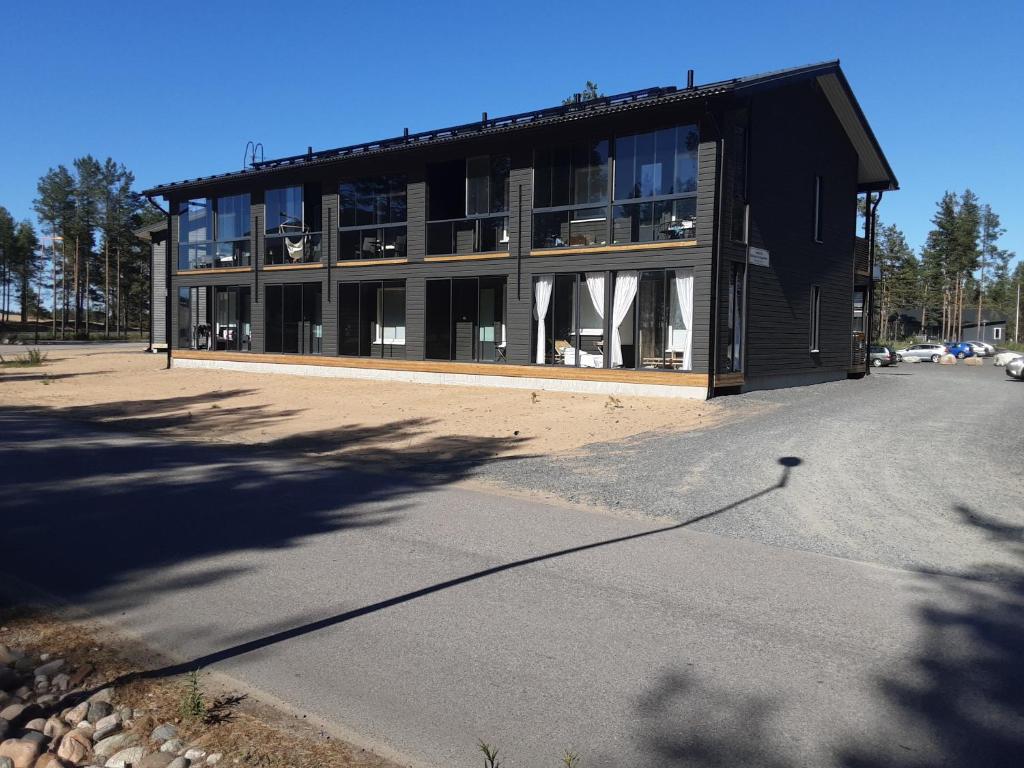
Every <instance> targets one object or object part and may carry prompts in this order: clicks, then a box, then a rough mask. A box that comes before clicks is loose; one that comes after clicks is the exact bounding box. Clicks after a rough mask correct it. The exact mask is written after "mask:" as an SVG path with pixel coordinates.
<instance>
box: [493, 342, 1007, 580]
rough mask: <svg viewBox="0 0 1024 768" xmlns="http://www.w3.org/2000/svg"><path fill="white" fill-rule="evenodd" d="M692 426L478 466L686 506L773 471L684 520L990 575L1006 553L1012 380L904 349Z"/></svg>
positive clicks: (642, 501)
mask: <svg viewBox="0 0 1024 768" xmlns="http://www.w3.org/2000/svg"><path fill="white" fill-rule="evenodd" d="M716 402H717V403H719V404H721V405H724V406H725V407H726V408H727V409H728V410H729V412H730V414H731V415H732V417H733V418H732V419H730V420H727V421H726V422H725V423H724V424H723V425H722V426H719V427H717V428H709V429H704V430H701V431H697V432H685V433H676V434H662V435H643V436H640V437H638V438H635V439H633V440H630V441H626V442H622V443H616V444H604V445H597V446H594V447H593V448H592V449H590V450H589V451H588V452H587V453H586V454H585V455H582V456H581V455H573V456H567V457H541V458H534V459H524V460H522V461H518V462H515V463H514V464H493V465H490V466H485V467H481V468H480V469H479V470H478V474H479V475H480V476H482V477H485V478H489V479H492V480H496V481H498V482H502V483H506V484H508V485H509V486H513V487H515V488H517V489H534V490H540V491H544V492H546V493H551V494H555V495H558V496H561V497H563V498H565V499H568V500H571V501H575V502H580V503H583V504H588V505H597V506H601V507H605V508H608V509H613V510H617V511H620V512H628V513H630V514H633V515H639V516H644V515H646V516H660V517H664V518H665V519H669V520H684V519H688V518H690V517H692V516H693V515H694V514H695V513H698V514H699V513H700V512H702V511H706V510H711V509H716V508H718V507H720V506H721V505H723V504H728V503H729V502H730V501H732V500H733V499H735V498H737V497H742V496H746V495H748V494H751V493H755V492H757V491H758V490H759V489H761V488H764V487H765V486H766V485H768V484H770V483H771V482H772V481H773V479H774V477H775V474H776V472H777V467H776V466H775V464H774V460H775V459H776V458H778V457H780V456H791V457H796V458H798V459H800V462H801V463H800V465H799V467H796V468H795V469H794V471H793V476H792V482H791V491H792V492H790V493H787V494H785V495H781V494H772V495H766V496H764V497H762V498H758V499H755V500H753V501H751V502H750V503H747V504H744V505H743V507H742V508H740V509H736V510H733V511H731V512H730V513H729V514H728V515H717V516H714V517H711V518H708V519H706V520H704V521H701V522H699V523H697V524H695V526H694V527H695V529H696V530H700V531H704V532H708V533H717V534H721V535H724V536H734V537H739V538H744V539H749V540H752V541H759V542H762V543H765V544H771V545H774V546H781V547H787V548H797V549H802V550H806V551H809V552H816V553H819V554H825V555H837V556H840V557H845V558H851V559H856V560H863V561H868V562H873V563H879V564H884V565H890V566H894V567H899V568H913V569H924V570H931V571H941V572H945V573H957V574H967V575H972V576H976V575H979V574H981V575H985V576H986V577H992V576H995V577H998V575H999V574H1000V572H1001V571H1003V570H1005V569H1009V570H1010V572H1011V573H1013V572H1014V569H1015V568H1016V566H1017V565H1019V561H1018V559H1017V556H1018V554H1019V553H1018V552H1016V551H1013V550H1011V549H1010V548H1008V547H1006V546H1005V542H1004V541H1002V540H1000V539H998V538H995V537H993V536H991V535H990V534H989V532H988V529H987V528H986V526H988V527H989V528H990V527H992V526H997V527H998V526H1006V527H1010V528H1013V527H1018V530H1019V526H1021V525H1022V524H1024V514H1022V509H1024V497H1022V495H1021V490H1022V489H1024V459H1022V457H1024V382H1019V381H1016V380H1013V379H1010V378H1009V377H1007V376H1006V374H1005V373H1004V371H1003V369H1002V368H997V367H995V366H993V365H992V364H991V360H987V361H985V365H983V366H979V367H971V366H965V365H963V364H960V365H957V366H953V367H950V366H940V365H934V364H932V363H920V364H910V363H904V364H902V365H899V366H895V367H893V368H882V369H875V371H874V373H873V374H872V375H871V376H869V377H867V378H865V379H862V380H859V381H858V380H853V381H839V382H833V383H829V384H823V385H818V386H813V387H801V388H794V389H784V390H775V391H770V392H755V393H750V394H746V395H741V396H738V397H732V398H721V399H719V400H717V401H716Z"/></svg>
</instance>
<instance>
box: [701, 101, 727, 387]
mask: <svg viewBox="0 0 1024 768" xmlns="http://www.w3.org/2000/svg"><path fill="white" fill-rule="evenodd" d="M704 114H705V115H707V116H708V117H710V118H711V119H712V120H714V121H715V130H716V132H717V134H718V141H716V142H715V186H716V189H715V196H714V207H713V209H712V214H711V215H712V217H713V219H714V224H713V227H712V229H713V230H714V234H713V236H712V240H711V302H710V303H711V313H712V314H711V323H710V325H709V328H710V334H709V339H708V391H707V399H708V400H710V399H711V398H713V397H714V396H715V371H717V370H718V321H719V315H718V311H719V291H718V273H719V264H718V260H719V258H720V256H721V247H720V241H721V237H722V190H723V188H724V186H725V185H724V184H723V183H722V181H723V180H722V169H723V168H724V167H725V162H724V160H725V137H724V136H723V135H722V126H721V124H720V123H719V122H718V118H717V117H716V116H715V113H714V112H712V111H710V110H709V109H708V102H707V100H706V99H705V101H704Z"/></svg>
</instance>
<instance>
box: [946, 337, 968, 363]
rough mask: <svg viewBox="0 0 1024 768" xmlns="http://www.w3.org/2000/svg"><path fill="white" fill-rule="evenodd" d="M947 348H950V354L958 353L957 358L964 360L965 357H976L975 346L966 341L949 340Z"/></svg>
mask: <svg viewBox="0 0 1024 768" xmlns="http://www.w3.org/2000/svg"><path fill="white" fill-rule="evenodd" d="M946 349H948V350H949V354H951V355H956V359H957V360H963V359H964V358H965V357H974V347H972V346H971V345H970V343H969V342H966V341H950V342H947V343H946Z"/></svg>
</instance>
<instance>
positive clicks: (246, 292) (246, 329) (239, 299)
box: [213, 286, 252, 352]
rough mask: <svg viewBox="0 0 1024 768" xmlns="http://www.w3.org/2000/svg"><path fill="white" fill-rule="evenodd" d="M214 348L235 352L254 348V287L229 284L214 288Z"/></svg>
mask: <svg viewBox="0 0 1024 768" xmlns="http://www.w3.org/2000/svg"><path fill="white" fill-rule="evenodd" d="M213 307H214V312H213V348H214V349H223V350H229V351H233V352H248V351H250V350H251V349H252V309H251V307H252V289H251V288H249V287H248V286H229V287H226V288H215V289H214V301H213Z"/></svg>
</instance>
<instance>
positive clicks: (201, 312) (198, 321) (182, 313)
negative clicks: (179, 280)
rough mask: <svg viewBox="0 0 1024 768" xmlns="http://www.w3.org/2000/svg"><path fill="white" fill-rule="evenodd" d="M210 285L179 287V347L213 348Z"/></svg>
mask: <svg viewBox="0 0 1024 768" xmlns="http://www.w3.org/2000/svg"><path fill="white" fill-rule="evenodd" d="M211 294H212V289H211V288H210V287H209V286H198V287H192V288H184V287H179V288H178V322H177V325H178V349H212V348H213V322H212V317H211V316H212V309H213V300H212V298H211Z"/></svg>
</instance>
